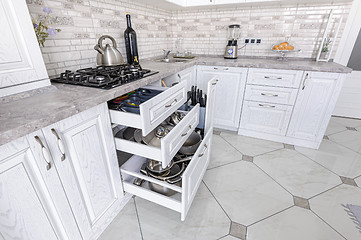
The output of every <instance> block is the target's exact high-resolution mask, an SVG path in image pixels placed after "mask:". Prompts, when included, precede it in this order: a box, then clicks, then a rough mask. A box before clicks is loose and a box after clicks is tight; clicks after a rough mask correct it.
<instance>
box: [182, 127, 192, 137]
mask: <svg viewBox="0 0 361 240" xmlns="http://www.w3.org/2000/svg"><path fill="white" fill-rule="evenodd" d="M188 127H189V130H188V131H187V132H186V133H182V135H181V136H182V137H184V136H187V134H188V133H189V132H190V130H192V125H189V126H188Z"/></svg>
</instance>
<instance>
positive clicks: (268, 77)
mask: <svg viewBox="0 0 361 240" xmlns="http://www.w3.org/2000/svg"><path fill="white" fill-rule="evenodd" d="M264 78H267V79H277V80H281V79H282V78H281V77H274V76H264Z"/></svg>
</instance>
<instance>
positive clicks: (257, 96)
mask: <svg viewBox="0 0 361 240" xmlns="http://www.w3.org/2000/svg"><path fill="white" fill-rule="evenodd" d="M297 93H298V89H295V88H280V87H269V86H258V85H247V86H246V91H245V94H244V100H249V101H258V102H266V103H277V104H285V105H294V103H295V101H296V97H297Z"/></svg>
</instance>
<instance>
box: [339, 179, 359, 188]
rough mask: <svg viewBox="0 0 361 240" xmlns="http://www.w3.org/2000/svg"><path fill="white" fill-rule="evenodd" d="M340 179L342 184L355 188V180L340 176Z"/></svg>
mask: <svg viewBox="0 0 361 240" xmlns="http://www.w3.org/2000/svg"><path fill="white" fill-rule="evenodd" d="M340 178H341V181H342V183H344V184H347V185H351V186H355V187H357V184H356V182H355V180H353V179H352V178H348V177H342V176H340Z"/></svg>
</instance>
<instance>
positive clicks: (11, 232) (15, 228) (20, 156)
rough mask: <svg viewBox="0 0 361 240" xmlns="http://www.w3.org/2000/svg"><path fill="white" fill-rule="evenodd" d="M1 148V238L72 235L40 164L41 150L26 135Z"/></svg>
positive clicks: (62, 236)
mask: <svg viewBox="0 0 361 240" xmlns="http://www.w3.org/2000/svg"><path fill="white" fill-rule="evenodd" d="M42 139H43V138H42ZM43 140H44V139H43ZM0 152H1V157H0V236H1V239H39V240H41V239H44V240H50V239H72V238H68V237H67V236H66V233H65V230H64V228H63V225H62V224H61V222H60V219H59V216H58V214H57V211H56V209H55V207H54V204H53V202H52V199H51V197H50V194H49V192H48V189H47V187H46V184H45V182H44V179H43V178H42V174H41V170H40V169H39V168H38V165H37V160H36V159H35V155H37V154H35V155H34V154H33V152H32V151H31V149H30V147H29V143H28V142H27V140H26V138H25V137H23V138H20V139H17V140H15V141H13V142H11V143H8V144H6V145H3V146H0ZM38 161H43V159H38ZM41 167H45V166H41ZM42 170H44V169H42ZM50 170H51V171H52V173H53V174H56V170H55V169H50ZM46 171H47V170H46ZM74 237H75V238H74V239H77V238H76V236H74Z"/></svg>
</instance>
